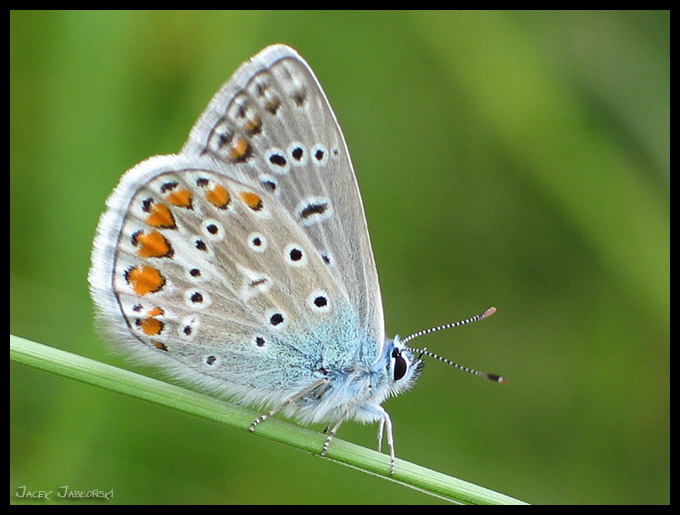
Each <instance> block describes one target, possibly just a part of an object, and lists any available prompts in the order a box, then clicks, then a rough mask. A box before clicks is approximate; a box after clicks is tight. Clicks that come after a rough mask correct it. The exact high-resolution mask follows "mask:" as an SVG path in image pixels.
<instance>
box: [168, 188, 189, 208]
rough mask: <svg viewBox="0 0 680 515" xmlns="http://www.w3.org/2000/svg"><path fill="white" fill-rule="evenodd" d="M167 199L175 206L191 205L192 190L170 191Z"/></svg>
mask: <svg viewBox="0 0 680 515" xmlns="http://www.w3.org/2000/svg"><path fill="white" fill-rule="evenodd" d="M165 199H166V200H167V201H168V202H170V204H172V205H173V206H177V207H190V206H191V192H190V191H189V190H177V191H173V192H172V193H170V194H169V195H168V196H167V197H165Z"/></svg>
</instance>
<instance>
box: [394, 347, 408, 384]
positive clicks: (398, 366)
mask: <svg viewBox="0 0 680 515" xmlns="http://www.w3.org/2000/svg"><path fill="white" fill-rule="evenodd" d="M392 369H393V370H394V377H393V379H394V380H395V381H399V379H401V378H402V377H404V376H405V375H406V371H407V370H408V364H407V363H406V359H405V358H404V356H402V355H401V351H400V350H399V349H394V350H393V351H392Z"/></svg>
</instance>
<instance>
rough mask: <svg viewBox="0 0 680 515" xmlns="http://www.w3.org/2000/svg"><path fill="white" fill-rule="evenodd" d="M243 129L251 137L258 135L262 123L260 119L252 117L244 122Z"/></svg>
mask: <svg viewBox="0 0 680 515" xmlns="http://www.w3.org/2000/svg"><path fill="white" fill-rule="evenodd" d="M244 129H245V131H246V132H247V133H248V134H249V135H251V136H252V135H253V134H258V133H259V132H260V130H262V122H261V121H260V117H259V116H253V117H252V118H251V119H250V120H248V121H247V122H246V124H245V126H244Z"/></svg>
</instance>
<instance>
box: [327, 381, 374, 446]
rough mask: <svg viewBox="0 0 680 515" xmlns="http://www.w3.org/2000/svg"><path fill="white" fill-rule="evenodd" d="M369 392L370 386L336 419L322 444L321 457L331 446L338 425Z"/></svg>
mask: <svg viewBox="0 0 680 515" xmlns="http://www.w3.org/2000/svg"><path fill="white" fill-rule="evenodd" d="M370 391H371V388H370V386H369V387H368V388H366V390H365V391H364V393H362V394H361V395H359V396H358V397H357V398H356V399H354V401H353V402H352V403H351V404H349V405H348V406H347V409H345V411H344V412H343V413H342V415H341V416H340V418H339V419H338V421H337V422H336V423H335V425H334V426H333V428H332V429H331V431H330V433H328V438H326V441H325V442H324V443H323V447H322V448H321V457H325V456H326V453H327V452H328V448H329V447H330V445H331V441H332V440H333V437H334V436H335V433H337V432H338V429H339V428H340V425H341V424H342V423H343V422H344V421H345V420H347V417H348V416H349V414H350V413H351V412H352V410H353V409H354V408H355V407H356V406H357V405H358V404H360V403H361V402H362V401H363V400H364V399H365V398H366V396H367V395H368V394H369V392H370Z"/></svg>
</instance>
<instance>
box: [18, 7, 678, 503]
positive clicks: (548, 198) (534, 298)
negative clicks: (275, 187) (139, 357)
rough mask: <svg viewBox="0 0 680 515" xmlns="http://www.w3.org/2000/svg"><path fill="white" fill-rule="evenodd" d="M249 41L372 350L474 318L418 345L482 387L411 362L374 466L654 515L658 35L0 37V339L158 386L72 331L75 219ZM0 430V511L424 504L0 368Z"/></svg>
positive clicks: (45, 19) (551, 26) (275, 23)
mask: <svg viewBox="0 0 680 515" xmlns="http://www.w3.org/2000/svg"><path fill="white" fill-rule="evenodd" d="M274 42H285V43H288V44H290V45H291V46H293V47H295V48H297V49H298V51H299V52H300V53H301V54H302V55H303V56H304V57H305V58H306V59H307V60H308V61H309V63H310V64H311V66H312V68H313V69H314V70H315V72H316V74H317V76H318V78H319V80H320V82H321V83H322V85H323V86H324V88H325V90H326V93H327V95H328V97H329V99H330V102H331V104H332V105H333V107H334V109H335V112H336V115H337V117H338V120H339V121H340V123H341V125H342V127H343V130H344V133H345V137H346V139H347V143H348V145H349V148H350V151H351V153H352V157H353V161H354V165H355V169H356V173H357V177H358V181H359V184H360V187H361V191H362V194H363V199H364V203H365V207H366V214H367V217H368V223H369V227H370V230H371V236H372V240H373V245H374V250H375V255H376V261H377V265H378V270H379V273H380V278H381V286H382V290H383V297H384V305H385V315H386V321H387V331H388V333H389V334H390V335H394V334H395V333H396V334H401V335H406V334H408V333H410V332H413V331H416V330H418V329H423V328H426V327H430V326H433V325H438V324H442V323H445V322H449V321H453V320H458V319H460V318H464V317H467V316H469V315H472V314H474V313H477V312H479V311H482V310H483V309H485V308H486V307H488V306H490V305H495V306H497V307H498V313H497V314H496V315H495V316H493V317H491V318H490V319H489V320H486V321H484V322H481V323H478V324H473V325H472V326H467V327H465V328H461V329H457V330H453V331H449V332H444V333H438V334H436V335H432V336H428V337H427V338H423V339H421V340H419V342H418V344H419V345H421V346H427V347H428V348H429V349H430V350H432V351H435V352H438V353H440V354H443V355H444V356H447V357H449V358H451V359H454V360H457V361H459V362H461V363H463V364H466V365H468V366H471V367H475V368H480V369H482V370H486V371H489V372H496V373H501V374H503V375H505V376H506V377H507V378H508V383H507V384H506V385H497V384H493V383H491V382H489V381H483V380H480V379H477V378H475V377H472V376H469V375H466V374H462V373H459V372H456V371H454V370H453V369H451V368H449V367H447V366H445V365H443V364H441V363H438V362H434V361H432V360H430V361H429V362H428V364H427V366H426V368H425V372H424V374H423V376H422V377H421V379H420V381H419V383H418V385H417V386H416V388H415V389H414V390H413V391H411V392H409V393H408V394H406V395H403V396H402V397H400V398H397V399H392V400H389V401H387V402H386V404H385V407H386V409H387V410H388V411H389V412H390V414H391V416H392V420H393V422H394V425H395V439H396V445H397V454H398V456H399V457H401V458H404V459H407V460H409V461H413V462H416V463H419V464H421V465H423V466H426V467H430V468H433V469H436V470H438V471H441V472H444V473H447V474H450V475H453V476H456V477H460V478H461V479H465V480H467V481H471V482H474V483H477V484H480V485H483V486H486V487H488V488H491V489H494V490H497V491H500V492H503V493H505V494H507V495H510V496H513V497H517V498H520V499H523V500H525V501H528V502H532V503H569V504H572V503H668V502H669V501H670V422H669V408H670V393H669V378H670V349H669V337H670V328H669V326H670V317H669V311H670V287H669V280H670V279H669V278H670V264H669V256H670V250H669V241H670V13H669V12H667V11H662V12H658V11H647V12H635V11H626V12H581V11H568V12H561V11H549V12H545V11H542V12H523V11H519V12H494V11H491V12H364V11H361V12H271V11H263V12H247V11H244V12H163V11H157V12H20V11H19V12H10V331H11V333H13V334H17V335H20V336H23V337H26V338H29V339H33V340H36V341H39V342H42V343H45V344H48V345H51V346H54V347H58V348H61V349H65V350H68V351H71V352H74V353H77V354H81V355H84V356H88V357H91V358H95V359H98V360H102V361H105V362H107V363H112V364H116V365H119V366H123V367H126V368H131V369H134V370H137V371H142V372H143V373H147V374H150V375H156V376H158V375H157V374H155V372H154V371H149V370H147V369H143V368H139V367H134V366H132V365H129V364H127V363H126V362H125V361H123V360H121V359H119V358H118V357H116V356H112V355H111V353H110V352H109V351H108V350H107V348H106V346H105V345H104V344H103V343H102V340H101V338H100V337H99V336H98V335H97V334H96V332H95V330H94V328H93V323H92V303H91V301H90V298H89V295H88V291H87V281H86V276H87V270H88V266H89V258H90V248H91V242H92V237H93V234H94V230H95V227H96V224H97V219H98V216H99V214H100V213H101V211H102V210H103V208H104V200H105V199H106V197H107V195H108V194H109V192H110V191H111V190H112V188H113V187H114V186H115V185H116V183H117V181H118V179H119V177H120V176H121V174H122V173H123V172H124V171H125V170H127V169H128V168H130V167H131V166H132V165H134V164H135V163H137V162H138V161H140V160H142V159H144V158H146V157H147V156H149V155H152V154H162V153H172V152H176V151H178V150H179V148H180V147H181V146H182V144H183V142H184V141H185V139H186V137H187V135H188V131H189V129H190V127H191V126H192V124H193V122H194V120H195V119H196V118H197V117H198V115H199V114H200V113H201V112H202V110H203V109H204V107H205V106H206V104H207V103H208V100H209V99H210V98H211V97H212V95H213V93H214V92H215V91H216V90H217V89H218V87H219V86H220V85H221V83H222V82H224V81H225V80H226V79H227V78H228V77H229V76H230V75H231V73H232V72H233V71H234V70H235V69H236V68H237V67H238V65H239V64H240V63H241V62H242V61H244V60H245V59H247V58H248V57H250V56H251V55H253V54H255V53H256V52H258V51H259V50H260V49H261V48H263V47H265V46H266V45H268V44H271V43H274ZM160 377H162V376H160ZM10 408H11V419H10V502H19V499H17V497H16V495H15V494H16V492H17V489H18V487H20V486H22V485H24V486H26V487H27V488H29V489H35V490H56V489H57V488H59V487H60V486H62V485H69V486H70V488H72V489H79V490H89V489H101V490H110V489H113V490H114V498H113V500H112V501H110V502H113V503H430V502H438V501H437V500H435V499H432V498H430V497H428V496H426V495H424V494H421V493H418V492H415V491H412V490H410V489H407V488H403V487H400V486H398V485H396V484H393V483H391V482H389V481H384V480H381V479H378V478H375V477H372V476H368V475H365V474H363V473H361V472H358V471H355V470H352V469H349V468H346V467H342V466H339V465H337V464H334V463H331V462H330V461H327V460H322V459H319V458H316V457H313V456H311V455H308V454H305V453H302V452H299V451H297V450H295V449H291V448H288V447H285V446H283V445H280V444H277V443H274V442H271V441H268V440H265V439H262V438H256V437H253V436H252V435H249V434H246V433H241V432H239V431H236V430H234V429H230V428H228V427H223V426H219V425H217V424H215V423H212V422H208V421H205V420H201V419H196V418H193V417H190V416H187V415H184V414H178V413H176V412H173V411H170V410H167V409H164V408H160V407H158V406H155V405H150V404H147V403H144V402H142V401H138V400H134V399H131V398H128V397H124V396H121V395H118V394H113V393H110V392H108V391H102V390H99V389H97V388H94V387H91V386H87V385H84V384H80V383H78V382H75V381H72V380H68V379H64V378H61V377H57V376H53V375H51V374H47V373H44V372H40V371H37V370H34V369H30V368H27V367H24V366H20V365H16V364H10ZM318 429H319V430H320V429H322V427H319V428H318ZM375 430H376V427H375V426H361V425H358V424H355V423H347V424H345V425H344V426H343V427H342V429H341V431H340V433H339V435H338V436H339V437H340V438H343V439H346V440H350V441H353V442H355V443H359V444H361V445H365V446H368V447H370V448H374V447H375ZM53 499H54V496H53ZM56 500H58V499H56Z"/></svg>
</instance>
